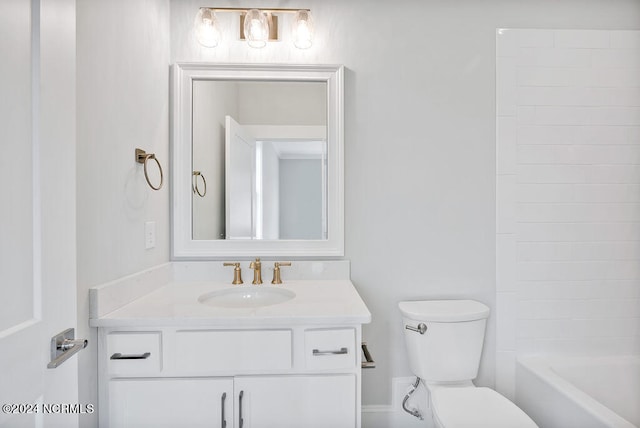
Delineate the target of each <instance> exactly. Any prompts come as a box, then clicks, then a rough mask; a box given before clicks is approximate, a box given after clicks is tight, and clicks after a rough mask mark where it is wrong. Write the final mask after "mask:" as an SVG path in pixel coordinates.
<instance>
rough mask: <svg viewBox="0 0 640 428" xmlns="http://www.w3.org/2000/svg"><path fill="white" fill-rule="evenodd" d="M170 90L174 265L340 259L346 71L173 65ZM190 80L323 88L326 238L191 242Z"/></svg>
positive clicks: (326, 67)
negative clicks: (260, 259)
mask: <svg viewBox="0 0 640 428" xmlns="http://www.w3.org/2000/svg"><path fill="white" fill-rule="evenodd" d="M172 77H173V86H172V97H173V98H172V100H173V105H172V125H173V129H172V145H171V147H172V150H171V160H172V167H173V168H172V174H171V176H172V181H171V190H172V192H171V193H172V194H171V200H172V202H171V203H172V209H171V217H172V218H171V220H172V222H171V224H172V230H171V232H172V243H171V247H172V258H173V259H174V260H217V259H232V258H247V257H288V258H300V257H301V258H304V257H315V258H317V257H340V256H343V255H344V160H343V154H344V145H343V143H344V142H343V140H344V106H343V105H344V86H343V85H344V83H343V82H344V70H343V67H342V66H339V65H257V64H255V65H254V64H213V63H177V64H174V66H173V76H172ZM194 80H239V81H242V80H264V81H297V82H304V81H313V82H326V83H327V168H328V174H327V190H328V192H327V231H328V236H327V239H324V240H249V241H246V240H237V241H236V240H224V239H219V240H194V239H193V237H192V222H193V221H192V219H193V216H192V197H193V192H192V190H191V180H192V171H193V168H192V144H191V142H192V129H191V121H192V114H193V112H192V101H193V81H194Z"/></svg>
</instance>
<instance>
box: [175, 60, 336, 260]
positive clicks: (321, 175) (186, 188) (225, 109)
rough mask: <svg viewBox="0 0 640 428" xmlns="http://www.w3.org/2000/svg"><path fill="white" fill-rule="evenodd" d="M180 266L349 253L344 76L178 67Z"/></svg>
mask: <svg viewBox="0 0 640 428" xmlns="http://www.w3.org/2000/svg"><path fill="white" fill-rule="evenodd" d="M172 78H173V85H172V95H173V106H172V124H173V132H172V167H173V168H172V175H171V178H172V210H171V211H172V253H173V258H174V259H178V260H179V259H184V260H196V259H223V258H224V259H229V258H234V257H235V258H242V257H247V258H248V257H256V256H263V257H269V256H272V257H289V258H296V257H337V256H342V255H344V208H343V207H344V201H343V199H344V196H343V195H344V190H343V187H344V185H343V178H344V167H343V134H344V131H343V68H342V66H324V65H320V66H318V65H245V64H211V63H179V64H175V65H174V66H173V76H172Z"/></svg>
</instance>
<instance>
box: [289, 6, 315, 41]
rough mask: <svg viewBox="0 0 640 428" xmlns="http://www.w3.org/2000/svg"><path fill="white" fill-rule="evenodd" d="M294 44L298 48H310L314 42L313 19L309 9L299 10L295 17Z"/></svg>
mask: <svg viewBox="0 0 640 428" xmlns="http://www.w3.org/2000/svg"><path fill="white" fill-rule="evenodd" d="M292 37H293V44H294V45H295V47H297V48H298V49H308V48H310V47H311V45H312V44H313V19H312V18H311V12H309V11H308V10H299V11H297V12H296V16H295V17H294V18H293V29H292Z"/></svg>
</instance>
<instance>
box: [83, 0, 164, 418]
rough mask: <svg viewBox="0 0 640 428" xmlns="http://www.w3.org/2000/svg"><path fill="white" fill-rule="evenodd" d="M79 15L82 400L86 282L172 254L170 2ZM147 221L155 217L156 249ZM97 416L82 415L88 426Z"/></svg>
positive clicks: (121, 4) (108, 5) (92, 338)
mask: <svg viewBox="0 0 640 428" xmlns="http://www.w3.org/2000/svg"><path fill="white" fill-rule="evenodd" d="M76 16H77V111H78V114H77V141H78V144H77V171H76V172H77V236H78V238H77V241H78V332H77V335H78V337H87V338H89V348H88V349H87V350H85V351H83V352H81V353H80V354H78V357H79V367H80V373H79V379H80V388H79V393H80V402H81V403H94V404H97V395H96V394H97V392H96V391H97V389H96V388H97V386H96V382H97V378H96V374H97V367H96V355H97V354H96V348H97V347H96V339H97V335H96V334H95V331H93V330H92V331H90V329H89V327H88V314H89V309H88V299H89V293H88V289H89V287H92V286H94V285H97V284H101V283H104V282H107V281H110V280H113V279H116V278H119V277H122V276H125V275H128V274H131V273H133V272H137V271H140V270H143V269H145V268H148V267H150V266H155V265H158V264H161V263H165V262H167V261H168V260H169V188H170V185H169V183H168V181H167V180H168V177H169V167H170V166H169V163H168V162H169V137H168V132H169V120H168V114H169V113H168V111H169V110H168V107H169V96H168V94H169V2H168V0H144V1H142V0H141V1H135V2H131V1H127V0H110V1H106V2H105V1H98V0H83V1H79V2H77V15H76ZM136 147H140V148H142V149H144V150H146V151H147V152H151V153H155V154H156V155H157V158H158V159H159V161H160V163H161V164H162V166H163V168H164V175H165V184H164V187H163V188H162V189H161V190H160V191H153V190H151V188H150V187H149V186H148V185H147V184H146V182H145V179H144V174H143V170H142V165H140V164H137V163H136V162H135V161H134V150H135V148H136ZM151 167H153V165H151ZM150 171H151V168H150ZM154 179H157V177H156V176H154ZM146 221H155V222H156V234H157V235H156V247H155V248H153V249H150V250H145V245H144V223H145V222H146ZM94 330H95V329H94ZM96 416H97V415H96V414H93V415H89V416H83V418H84V419H82V420H81V426H91V425H92V424H95V423H96Z"/></svg>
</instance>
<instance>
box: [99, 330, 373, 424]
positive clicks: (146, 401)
mask: <svg viewBox="0 0 640 428" xmlns="http://www.w3.org/2000/svg"><path fill="white" fill-rule="evenodd" d="M98 331H99V372H100V376H99V391H100V397H99V398H100V415H99V417H100V426H101V427H116V428H121V427H122V428H129V427H221V428H276V427H277V428H287V427H290V428H301V427H305V428H314V427H317V428H326V427H331V428H359V427H360V375H361V357H360V346H359V344H360V341H361V326H360V325H359V324H356V325H330V326H321V325H320V326H295V325H294V326H291V327H286V326H282V325H277V326H268V325H267V326H259V327H255V328H252V327H250V326H248V327H242V328H237V327H234V328H228V327H225V328H222V327H217V328H209V327H198V328H176V327H162V328H156V329H146V328H142V327H134V328H125V327H116V328H112V327H110V328H99V330H98Z"/></svg>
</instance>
